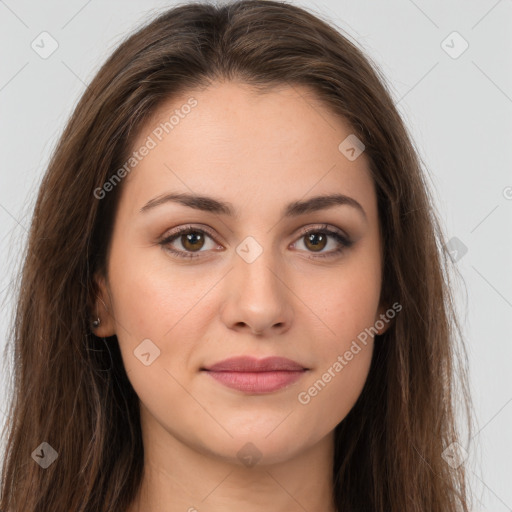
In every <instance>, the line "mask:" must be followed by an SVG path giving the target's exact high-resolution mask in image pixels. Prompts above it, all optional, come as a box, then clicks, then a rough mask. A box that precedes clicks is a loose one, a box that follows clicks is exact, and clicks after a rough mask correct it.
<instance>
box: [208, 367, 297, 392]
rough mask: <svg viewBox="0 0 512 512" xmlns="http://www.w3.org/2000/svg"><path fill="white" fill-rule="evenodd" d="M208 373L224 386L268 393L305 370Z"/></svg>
mask: <svg viewBox="0 0 512 512" xmlns="http://www.w3.org/2000/svg"><path fill="white" fill-rule="evenodd" d="M206 373H208V375H210V376H212V377H213V378H214V379H215V380H218V381H219V382H220V383H222V384H224V385H225V386H227V387H229V388H233V389H238V390H239V391H244V392H246V393H270V392H272V391H277V390H278V389H282V388H284V387H286V386H289V385H290V384H293V383H294V382H295V381H297V380H298V379H300V378H301V377H302V376H303V375H304V373H306V371H305V370H301V371H272V372H228V371H222V372H214V371H207V372H206Z"/></svg>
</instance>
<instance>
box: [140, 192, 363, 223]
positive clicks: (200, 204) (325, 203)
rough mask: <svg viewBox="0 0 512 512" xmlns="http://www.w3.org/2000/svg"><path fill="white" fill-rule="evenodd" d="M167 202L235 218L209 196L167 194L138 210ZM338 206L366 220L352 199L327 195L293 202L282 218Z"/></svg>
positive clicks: (230, 209) (227, 205) (226, 206)
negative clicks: (351, 208)
mask: <svg viewBox="0 0 512 512" xmlns="http://www.w3.org/2000/svg"><path fill="white" fill-rule="evenodd" d="M169 202H174V203H178V204H182V205H184V206H188V207H189V208H194V209H196V210H201V211H205V212H210V213H214V214H219V215H228V216H230V217H236V212H235V209H234V208H233V205H232V204H231V203H228V202H224V201H221V200H219V199H215V198H213V197H209V196H203V195H197V194H188V193H169V194H164V195H161V196H157V197H155V198H153V199H151V200H149V201H148V202H147V203H146V204H145V205H144V206H143V207H142V208H141V209H140V212H141V213H144V212H147V211H149V210H152V209H153V208H156V207H157V206H160V205H162V204H165V203H169ZM340 205H347V206H351V207H353V208H355V209H356V210H357V211H359V213H360V214H361V215H362V216H363V217H364V219H365V220H367V217H366V212H365V211H364V208H363V207H362V206H361V204H360V203H359V202H357V201H356V200H355V199H354V198H352V197H349V196H346V195H344V194H329V195H322V196H315V197H311V198H309V199H306V200H303V201H293V202H291V203H289V204H287V205H286V206H285V208H284V211H283V214H282V216H283V218H286V217H288V218H289V217H298V216H300V215H304V214H306V213H312V212H316V211H320V210H325V209H327V208H332V207H333V206H340Z"/></svg>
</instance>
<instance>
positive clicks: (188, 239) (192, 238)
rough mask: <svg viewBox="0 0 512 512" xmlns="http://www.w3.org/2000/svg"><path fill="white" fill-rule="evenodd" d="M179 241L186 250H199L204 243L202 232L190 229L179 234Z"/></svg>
mask: <svg viewBox="0 0 512 512" xmlns="http://www.w3.org/2000/svg"><path fill="white" fill-rule="evenodd" d="M181 243H182V245H183V247H184V248H185V249H186V250H187V251H197V250H200V249H202V248H203V245H204V234H203V233H201V232H199V231H191V232H190V233H187V234H185V235H181Z"/></svg>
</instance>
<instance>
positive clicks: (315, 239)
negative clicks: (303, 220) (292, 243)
mask: <svg viewBox="0 0 512 512" xmlns="http://www.w3.org/2000/svg"><path fill="white" fill-rule="evenodd" d="M306 240H307V242H306V246H308V244H309V243H312V244H313V245H312V248H313V250H314V251H321V250H322V249H323V248H324V247H325V245H326V243H327V237H326V236H325V235H324V234H323V233H310V234H309V235H307V236H306Z"/></svg>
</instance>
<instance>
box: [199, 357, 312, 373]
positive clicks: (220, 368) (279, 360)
mask: <svg viewBox="0 0 512 512" xmlns="http://www.w3.org/2000/svg"><path fill="white" fill-rule="evenodd" d="M204 369H205V370H208V371H213V372H272V371H302V370H307V368H305V367H304V366H302V365H301V364H299V363H297V362H295V361H292V360H291V359H287V358H285V357H266V358H264V359H256V358H254V357H248V356H242V357H232V358H230V359H225V360H224V361H220V362H219V363H215V364H213V365H211V366H209V367H206V368H204Z"/></svg>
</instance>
